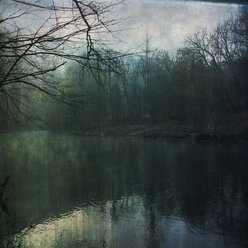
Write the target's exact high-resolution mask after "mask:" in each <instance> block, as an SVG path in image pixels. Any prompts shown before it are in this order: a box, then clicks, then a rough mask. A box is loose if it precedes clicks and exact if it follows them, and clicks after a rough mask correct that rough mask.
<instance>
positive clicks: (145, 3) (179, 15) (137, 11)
mask: <svg viewBox="0 0 248 248" xmlns="http://www.w3.org/2000/svg"><path fill="white" fill-rule="evenodd" d="M237 10H238V5H236V4H223V3H210V2H208V3H206V2H190V1H187V2H186V1H175V0H128V1H127V2H126V4H125V5H124V6H122V7H121V8H120V12H119V15H118V16H122V17H124V18H129V19H128V20H127V21H125V22H124V23H123V24H122V25H123V28H127V29H129V30H128V31H125V32H122V34H121V35H120V37H121V40H122V41H123V43H124V44H125V46H128V47H132V48H133V49H137V47H140V48H141V49H143V48H144V44H145V42H144V40H145V38H146V30H148V33H149V36H150V39H151V42H150V43H151V46H152V48H162V49H168V50H173V49H176V48H178V47H181V46H182V45H183V42H184V40H185V38H186V36H188V35H190V34H192V33H194V32H195V31H197V30H199V29H201V28H204V27H207V28H208V29H209V30H211V29H212V28H214V27H215V26H216V25H217V24H218V23H219V22H222V21H223V20H225V19H227V18H229V17H231V16H235V14H236V13H237Z"/></svg>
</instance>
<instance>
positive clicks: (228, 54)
mask: <svg viewBox="0 0 248 248" xmlns="http://www.w3.org/2000/svg"><path fill="white" fill-rule="evenodd" d="M151 43H152V41H151V40H150V41H149V39H148V38H147V41H146V49H145V50H144V53H143V55H139V56H133V57H132V58H130V57H128V58H125V59H123V58H122V59H120V60H119V63H116V62H115V65H114V67H115V70H113V65H112V66H106V65H102V64H101V63H100V62H99V63H96V67H95V68H96V69H95V70H93V71H92V70H91V71H90V70H88V69H85V68H82V67H80V66H79V65H75V64H71V65H70V67H68V68H67V71H66V73H65V75H66V76H65V80H64V83H63V85H64V86H62V85H60V87H61V89H62V90H63V92H64V94H65V95H67V96H74V99H75V97H76V99H77V100H76V101H75V102H74V103H73V106H71V107H65V106H61V105H57V106H55V107H54V108H53V109H50V117H49V120H50V123H53V124H52V125H50V126H49V128H53V129H57V128H59V129H73V130H75V129H76V130H85V129H89V128H91V129H92V128H93V129H95V128H100V127H105V126H111V125H122V124H129V125H131V124H144V123H146V124H156V125H157V124H170V125H182V126H193V127H197V128H202V129H207V130H214V131H215V130H216V129H218V128H226V129H227V128H237V129H239V130H241V129H242V130H244V129H245V128H246V126H245V125H246V123H247V116H248V115H247V113H248V74H247V68H248V15H247V11H245V10H243V11H242V12H241V14H240V16H239V17H238V18H236V19H230V20H227V21H225V22H224V23H222V24H220V25H218V26H217V27H216V29H215V30H213V31H211V32H208V31H207V30H202V31H199V32H197V33H195V34H194V35H192V36H191V37H188V38H187V40H186V42H185V47H183V48H181V49H179V50H178V51H177V52H176V53H175V54H174V55H169V53H167V52H165V51H158V50H153V51H152V50H151V49H150V47H151Z"/></svg>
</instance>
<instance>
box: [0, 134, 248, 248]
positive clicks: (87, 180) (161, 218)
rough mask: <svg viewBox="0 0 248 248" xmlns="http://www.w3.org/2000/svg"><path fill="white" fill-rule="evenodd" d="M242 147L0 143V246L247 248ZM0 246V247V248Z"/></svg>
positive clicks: (36, 140) (55, 140)
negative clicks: (2, 184)
mask: <svg viewBox="0 0 248 248" xmlns="http://www.w3.org/2000/svg"><path fill="white" fill-rule="evenodd" d="M247 148H248V144H247V143H246V142H241V141H240V142H227V143H210V142H202V143H197V142H194V141H191V140H168V139H162V138H161V139H154V140H152V139H141V138H116V137H78V136H70V135H61V134H53V133H49V132H23V133H14V134H13V133H12V134H2V135H0V182H3V181H4V180H5V178H6V177H7V176H9V181H8V183H7V185H6V189H5V193H4V195H3V197H2V199H0V245H3V247H20V248H21V247H37V248H40V247H42V248H44V247H46V248H57V247H59V248H63V247H65V248H66V247H70V248H77V247H84V248H95V247H96V248H98V247H113V248H119V247H123V248H124V247H125V248H132V247H134V248H145V247H149V248H150V247H151V248H153V247H154V248H155V247H166V248H174V247H175V248H199V247H201V248H205V247H206V248H215V247H216V248H222V247H223V248H229V247H232V248H236V247H248V246H247V245H248V239H247V238H246V234H247V233H248V167H247V166H248V149H247ZM0 247H1V246H0Z"/></svg>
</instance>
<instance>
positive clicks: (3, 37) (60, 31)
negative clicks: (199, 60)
mask: <svg viewBox="0 0 248 248" xmlns="http://www.w3.org/2000/svg"><path fill="white" fill-rule="evenodd" d="M122 2H123V1H122V0H120V1H119V0H113V1H106V2H103V1H98V2H96V1H88V0H82V1H79V0H68V1H63V3H61V1H58V0H46V1H41V0H36V1H34V0H10V1H5V0H0V7H1V8H0V9H1V12H0V62H1V68H0V107H1V109H2V110H3V109H4V108H5V109H7V110H8V111H10V112H11V114H12V116H13V117H14V113H12V109H13V107H14V108H16V109H19V110H20V108H19V106H18V101H19V99H20V98H23V97H29V93H28V94H27V92H30V89H35V90H38V91H39V92H41V93H44V94H47V95H49V96H50V97H52V98H55V99H59V100H60V101H63V102H66V100H65V99H63V97H62V96H61V94H60V92H59V89H58V87H57V82H56V80H55V79H54V78H55V75H56V73H55V71H60V70H62V68H63V66H64V65H65V63H66V62H67V61H69V60H73V61H76V62H78V63H81V64H82V65H83V66H87V67H89V68H94V65H95V64H96V61H99V60H100V61H101V62H102V63H104V62H106V63H107V62H108V61H109V60H110V58H111V60H113V59H114V57H115V56H116V57H118V56H119V55H117V54H116V53H115V56H110V54H109V47H108V40H107V39H108V38H109V35H112V36H113V34H112V33H111V31H110V29H111V27H112V25H114V24H116V23H117V22H119V21H120V20H117V19H115V18H114V17H113V16H111V14H112V13H113V9H114V8H115V6H116V5H118V4H120V3H122ZM24 91H25V93H23V92H24ZM3 106H4V107H3ZM20 111H21V110H20Z"/></svg>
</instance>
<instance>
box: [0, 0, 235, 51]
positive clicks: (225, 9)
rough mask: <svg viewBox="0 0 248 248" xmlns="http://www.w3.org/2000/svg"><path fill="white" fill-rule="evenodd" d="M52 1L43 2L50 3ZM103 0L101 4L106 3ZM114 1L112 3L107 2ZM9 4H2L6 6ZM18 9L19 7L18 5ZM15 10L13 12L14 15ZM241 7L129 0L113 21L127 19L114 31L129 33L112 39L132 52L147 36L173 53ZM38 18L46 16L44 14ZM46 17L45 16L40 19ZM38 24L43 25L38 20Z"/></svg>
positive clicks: (59, 0)
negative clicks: (194, 36)
mask: <svg viewBox="0 0 248 248" xmlns="http://www.w3.org/2000/svg"><path fill="white" fill-rule="evenodd" d="M51 1H52V0H42V1H41V0H40V2H42V3H45V2H47V3H49V2H51ZM102 1H103V0H97V2H102ZM105 1H110V0H105ZM54 2H55V4H57V3H59V4H61V5H63V4H71V0H54ZM6 3H8V1H2V6H4V5H5V4H6ZM14 6H15V5H14ZM0 8H1V6H0ZM13 8H16V7H13V6H12V8H11V9H12V11H13ZM238 8H239V6H238V5H237V4H224V3H211V2H197V1H194V2H191V1H183V0H182V1H180V0H178V1H177V0H126V2H125V3H124V4H122V5H120V6H119V7H117V8H114V11H113V13H111V14H110V17H109V18H117V19H118V18H123V19H125V20H124V21H123V22H122V23H121V24H118V25H117V26H115V27H112V29H115V30H120V29H121V30H125V31H122V32H121V33H120V34H118V35H116V36H118V37H119V38H120V40H118V39H117V40H115V39H112V37H110V38H109V39H110V41H111V43H113V46H114V47H117V48H121V49H123V50H126V49H129V50H130V51H131V52H132V51H133V52H136V51H141V50H143V49H144V48H145V39H146V32H147V30H148V33H149V36H150V45H151V48H160V49H166V50H170V51H173V50H175V49H177V48H179V47H181V46H183V42H184V40H185V38H186V37H187V36H188V35H190V34H192V33H194V32H195V31H197V30H199V29H201V28H204V27H206V28H208V29H212V28H214V27H215V26H216V25H217V24H218V23H219V22H222V21H223V20H225V19H227V18H229V17H231V16H235V14H236V13H237V10H238ZM37 15H44V16H43V17H44V19H45V13H44V12H40V13H38V14H37ZM40 17H42V16H40ZM34 18H36V19H37V20H36V22H40V21H43V19H39V18H37V17H34ZM36 22H35V20H34V19H33V20H32V19H30V20H25V19H23V20H20V22H19V24H20V23H23V24H24V26H28V27H31V26H32V25H33V26H34V25H35V23H36Z"/></svg>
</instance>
